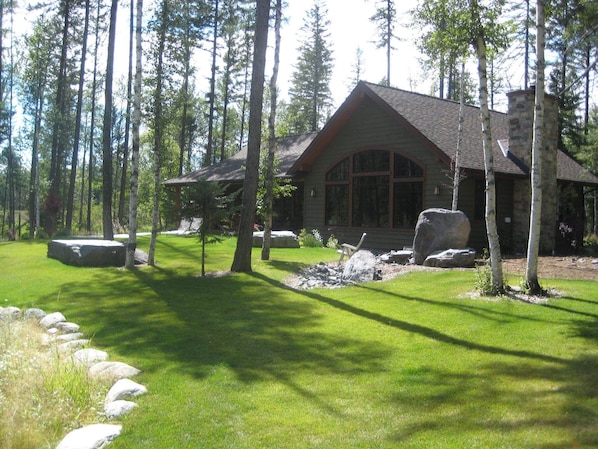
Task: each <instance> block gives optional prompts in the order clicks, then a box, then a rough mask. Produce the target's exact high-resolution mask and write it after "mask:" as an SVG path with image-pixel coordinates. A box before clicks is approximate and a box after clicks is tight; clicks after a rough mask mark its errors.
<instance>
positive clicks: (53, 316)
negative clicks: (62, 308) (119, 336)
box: [39, 312, 66, 329]
mask: <svg viewBox="0 0 598 449" xmlns="http://www.w3.org/2000/svg"><path fill="white" fill-rule="evenodd" d="M64 322H66V318H65V317H64V315H63V314H62V313H60V312H54V313H50V314H49V315H46V316H45V317H43V318H42V319H41V320H40V322H39V324H40V326H43V327H45V328H46V329H50V328H51V327H55V326H56V325H57V324H58V323H64Z"/></svg>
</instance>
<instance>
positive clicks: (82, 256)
mask: <svg viewBox="0 0 598 449" xmlns="http://www.w3.org/2000/svg"><path fill="white" fill-rule="evenodd" d="M125 256H126V254H125V245H123V244H122V243H120V242H116V241H114V240H94V239H83V240H52V241H51V242H48V257H50V258H53V259H58V260H60V261H61V262H63V263H65V264H67V265H75V266H78V267H122V266H124V264H125Z"/></svg>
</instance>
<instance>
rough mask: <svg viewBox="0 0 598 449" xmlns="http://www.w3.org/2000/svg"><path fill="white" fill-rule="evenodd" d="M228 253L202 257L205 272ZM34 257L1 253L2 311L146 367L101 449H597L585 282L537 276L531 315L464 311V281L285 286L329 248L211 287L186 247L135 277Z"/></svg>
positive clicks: (595, 351)
mask: <svg viewBox="0 0 598 449" xmlns="http://www.w3.org/2000/svg"><path fill="white" fill-rule="evenodd" d="M147 243H148V240H147V239H142V240H141V241H140V246H142V247H144V246H147ZM234 245H235V240H234V239H228V240H226V241H224V242H223V243H220V244H216V245H211V246H208V247H207V259H206V263H207V270H208V271H217V270H227V269H228V268H229V267H230V264H231V261H232V255H233V252H234ZM45 254H46V245H45V244H44V243H0V264H1V266H2V267H3V268H2V270H1V271H0V301H1V303H0V304H1V305H4V306H6V305H16V306H19V307H32V306H35V307H41V308H43V309H44V310H46V311H47V312H53V311H61V312H63V313H64V314H65V316H66V317H67V319H68V320H70V321H74V322H77V323H79V324H81V326H82V328H83V331H85V332H86V333H87V334H88V335H92V337H93V344H94V346H95V347H98V348H100V349H104V350H106V351H108V352H109V354H110V356H111V359H113V360H120V361H125V362H127V363H130V364H132V365H134V366H136V367H139V368H140V369H142V370H143V374H142V375H140V376H139V377H138V378H137V379H136V380H137V381H139V382H140V383H143V384H144V385H146V386H147V387H148V390H149V393H148V394H147V395H146V396H143V397H141V398H139V399H138V400H137V402H138V403H139V405H140V407H139V408H138V409H137V410H136V411H134V412H133V413H132V414H131V415H130V416H129V417H128V418H126V419H125V420H124V422H123V433H122V435H121V436H120V437H119V438H118V439H116V440H115V441H114V443H112V445H111V446H110V447H111V448H114V449H122V448H130V449H141V448H148V449H149V448H151V449H159V448H164V449H166V448H176V449H184V448H189V449H191V448H192V449H197V448H235V449H240V448H247V449H249V448H252V449H255V448H292V449H297V448H318V449H321V448H331V449H332V448H335V449H336V448H368V449H371V448H392V447H396V448H426V449H430V448H459V449H461V448H509V449H511V448H543V449H549V448H566V447H575V448H582V447H585V448H590V447H598V285H597V283H596V282H582V281H565V280H549V281H548V280H543V286H545V287H554V288H556V289H558V290H559V291H560V292H562V293H563V296H562V297H561V298H557V299H552V300H550V301H549V302H548V303H547V304H543V305H533V304H527V303H522V302H517V301H512V300H500V301H497V300H485V299H469V298H468V297H467V296H466V293H467V292H468V291H470V290H471V289H472V286H473V284H474V279H475V273H474V272H473V271H441V272H414V273H411V274H408V275H405V276H402V277H398V278H396V279H394V280H391V281H384V282H373V283H368V284H363V285H359V286H354V287H348V288H343V289H337V290H323V289H319V290H310V291H294V290H291V289H288V288H286V287H285V286H284V284H283V282H282V281H283V279H284V278H285V277H286V276H288V275H289V274H290V273H292V272H295V271H297V270H298V269H299V268H300V267H302V266H305V265H309V264H313V263H317V262H319V261H321V260H333V259H336V256H337V255H336V253H335V252H334V251H332V250H326V249H314V248H301V249H284V250H282V249H273V250H272V254H271V256H272V257H271V258H272V260H271V261H270V262H261V261H259V260H258V259H259V251H257V250H256V252H255V253H254V263H253V268H254V272H253V273H252V274H233V275H230V276H226V277H215V278H201V277H198V276H197V275H198V274H199V273H200V259H199V255H200V253H199V244H198V243H197V240H196V239H195V238H193V237H188V238H185V237H180V236H161V237H160V238H159V241H158V248H157V252H156V258H157V260H158V262H159V266H158V268H150V267H145V268H141V269H136V270H134V271H126V270H123V269H116V268H75V267H69V266H65V265H63V264H61V263H60V262H58V261H55V260H51V259H47V258H46V256H45ZM512 280H514V279H512ZM514 281H515V282H516V280H514Z"/></svg>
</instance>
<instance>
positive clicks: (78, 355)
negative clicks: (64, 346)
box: [73, 348, 108, 366]
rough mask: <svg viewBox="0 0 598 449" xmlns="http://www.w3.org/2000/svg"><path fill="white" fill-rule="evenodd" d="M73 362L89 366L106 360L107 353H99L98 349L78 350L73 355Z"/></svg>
mask: <svg viewBox="0 0 598 449" xmlns="http://www.w3.org/2000/svg"><path fill="white" fill-rule="evenodd" d="M73 357H74V358H75V360H77V361H79V362H81V363H83V364H85V365H87V366H90V365H93V364H94V363H98V362H103V361H104V360H108V353H107V352H104V351H100V350H99V349H93V348H86V349H79V350H78V351H77V352H75V353H74V354H73Z"/></svg>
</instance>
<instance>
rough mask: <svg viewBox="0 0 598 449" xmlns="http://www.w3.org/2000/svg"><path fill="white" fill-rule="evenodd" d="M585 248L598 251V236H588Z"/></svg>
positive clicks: (584, 243) (584, 239)
mask: <svg viewBox="0 0 598 449" xmlns="http://www.w3.org/2000/svg"><path fill="white" fill-rule="evenodd" d="M583 246H584V247H586V248H593V249H594V250H598V234H588V235H586V236H585V237H584V238H583Z"/></svg>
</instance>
